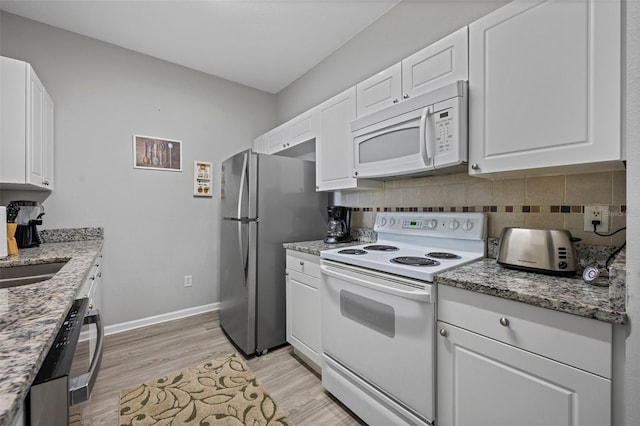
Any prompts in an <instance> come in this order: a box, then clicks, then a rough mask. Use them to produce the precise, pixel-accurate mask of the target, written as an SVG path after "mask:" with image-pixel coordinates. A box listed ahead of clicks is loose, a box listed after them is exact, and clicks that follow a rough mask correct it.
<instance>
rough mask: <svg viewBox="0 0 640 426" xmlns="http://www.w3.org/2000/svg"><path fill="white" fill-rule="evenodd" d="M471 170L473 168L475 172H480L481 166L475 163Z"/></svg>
mask: <svg viewBox="0 0 640 426" xmlns="http://www.w3.org/2000/svg"><path fill="white" fill-rule="evenodd" d="M471 168H472V169H473V170H480V166H479V165H478V163H473V164H472V165H471Z"/></svg>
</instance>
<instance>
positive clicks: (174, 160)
mask: <svg viewBox="0 0 640 426" xmlns="http://www.w3.org/2000/svg"><path fill="white" fill-rule="evenodd" d="M133 167H134V168H136V169H148V170H166V171H172V172H181V171H182V142H181V141H177V140H174V139H165V138H156V137H153V136H142V135H133Z"/></svg>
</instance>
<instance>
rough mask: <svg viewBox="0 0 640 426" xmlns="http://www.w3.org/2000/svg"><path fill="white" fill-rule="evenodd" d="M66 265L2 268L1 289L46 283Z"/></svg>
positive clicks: (51, 264)
mask: <svg viewBox="0 0 640 426" xmlns="http://www.w3.org/2000/svg"><path fill="white" fill-rule="evenodd" d="M66 264H67V262H54V263H39V264H37V265H21V266H12V267H9V268H0V288H9V287H18V286H21V285H27V284H33V283H37V282H41V281H46V280H48V279H49V278H51V277H53V276H54V275H55V274H56V273H57V272H58V271H59V270H60V269H62V267H63V266H64V265H66Z"/></svg>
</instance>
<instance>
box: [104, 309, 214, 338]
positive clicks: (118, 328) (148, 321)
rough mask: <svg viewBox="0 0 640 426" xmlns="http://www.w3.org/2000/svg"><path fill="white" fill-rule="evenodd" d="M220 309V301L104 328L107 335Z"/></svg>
mask: <svg viewBox="0 0 640 426" xmlns="http://www.w3.org/2000/svg"><path fill="white" fill-rule="evenodd" d="M219 309H220V303H219V302H218V303H210V304H208V305H202V306H196V307H194V308H187V309H181V310H179V311H173V312H168V313H166V314H160V315H154V316H152V317H147V318H140V319H137V320H133V321H127V322H122V323H120V324H113V325H108V326H106V327H105V328H104V334H105V336H109V335H110V334H117V333H122V332H124V331H129V330H134V329H136V328H141V327H146V326H148V325H153V324H159V323H162V322H167V321H173V320H176V319H180V318H187V317H190V316H193V315H198V314H203V313H205V312H213V311H217V310H219Z"/></svg>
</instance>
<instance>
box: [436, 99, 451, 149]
mask: <svg viewBox="0 0 640 426" xmlns="http://www.w3.org/2000/svg"><path fill="white" fill-rule="evenodd" d="M434 115H435V120H434V122H435V130H436V152H437V153H438V154H443V153H445V152H448V151H450V150H451V147H452V146H453V141H454V137H455V129H454V120H453V118H454V111H453V109H452V108H447V109H446V110H444V111H437V112H436V113H435V114H434Z"/></svg>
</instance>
